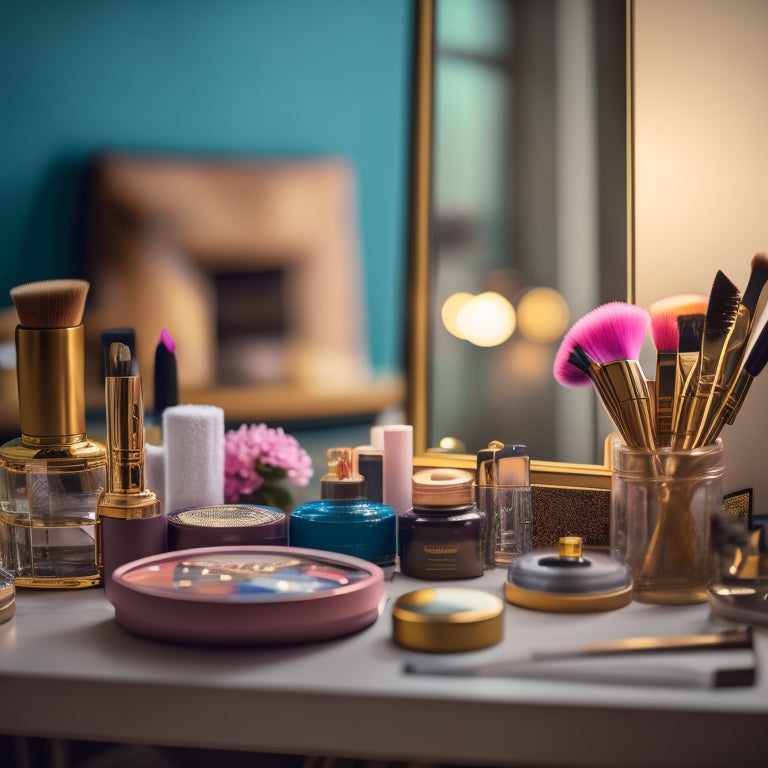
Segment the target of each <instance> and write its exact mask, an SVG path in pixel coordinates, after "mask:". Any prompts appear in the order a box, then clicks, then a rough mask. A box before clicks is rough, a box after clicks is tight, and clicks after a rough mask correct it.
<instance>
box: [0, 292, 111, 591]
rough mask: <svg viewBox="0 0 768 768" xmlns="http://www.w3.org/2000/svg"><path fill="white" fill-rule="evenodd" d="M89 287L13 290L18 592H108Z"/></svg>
mask: <svg viewBox="0 0 768 768" xmlns="http://www.w3.org/2000/svg"><path fill="white" fill-rule="evenodd" d="M88 288H89V285H88V283H87V282H86V281H84V280H45V281H40V282H36V283H27V284H25V285H21V286H17V287H16V288H13V289H12V290H11V297H12V299H13V302H14V304H15V306H16V311H17V314H18V316H19V325H18V326H17V328H16V358H17V362H16V370H17V380H18V388H19V422H20V426H21V436H20V437H18V438H15V439H14V440H11V441H10V442H8V443H6V444H5V445H4V446H2V447H1V448H0V561H2V565H3V567H4V568H5V569H6V570H7V571H8V572H9V573H10V574H11V575H12V576H13V577H14V579H15V582H16V586H18V587H44V588H77V587H91V586H96V585H98V584H100V583H101V575H100V568H99V543H98V541H99V536H98V518H97V515H96V506H97V503H98V500H99V495H100V494H101V491H102V490H103V488H104V485H105V474H106V451H105V448H104V446H103V445H100V444H99V443H96V442H93V441H91V440H88V437H87V435H86V429H85V398H84V390H85V388H84V332H83V325H82V315H83V309H84V307H85V298H86V295H87V293H88Z"/></svg>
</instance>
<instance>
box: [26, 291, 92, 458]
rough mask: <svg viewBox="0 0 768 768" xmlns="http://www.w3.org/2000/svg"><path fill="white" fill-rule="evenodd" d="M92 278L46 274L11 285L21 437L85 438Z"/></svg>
mask: <svg viewBox="0 0 768 768" xmlns="http://www.w3.org/2000/svg"><path fill="white" fill-rule="evenodd" d="M89 287H90V286H89V283H88V282H87V281H85V280H42V281H38V282H34V283H25V284H23V285H18V286H16V287H15V288H12V289H11V298H12V299H13V303H14V305H15V307H16V313H17V315H18V317H19V325H18V326H17V327H16V353H17V358H18V360H17V378H18V387H19V421H20V425H21V432H22V440H23V441H24V442H25V443H34V444H38V443H39V442H40V441H41V440H43V441H44V442H45V444H47V445H52V444H59V445H63V444H70V443H74V442H79V441H82V440H84V439H85V396H84V392H85V384H84V331H83V325H82V320H83V312H84V309H85V300H86V296H87V294H88V289H89Z"/></svg>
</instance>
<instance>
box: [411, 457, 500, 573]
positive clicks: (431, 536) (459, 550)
mask: <svg viewBox="0 0 768 768" xmlns="http://www.w3.org/2000/svg"><path fill="white" fill-rule="evenodd" d="M473 481H474V478H473V476H472V475H471V474H470V473H469V472H464V471H463V470H458V469H436V470H431V469H425V470H421V471H420V472H416V473H415V474H414V475H413V478H412V492H413V509H411V510H409V511H407V512H404V513H403V514H402V515H400V516H399V517H398V523H397V525H398V548H399V553H400V571H401V572H402V573H403V574H405V575H406V576H412V577H414V578H417V579H435V580H437V579H469V578H475V577H476V576H482V575H483V531H484V522H485V515H484V514H483V512H481V511H479V510H478V508H477V505H476V504H475V501H474V497H473V489H472V484H473Z"/></svg>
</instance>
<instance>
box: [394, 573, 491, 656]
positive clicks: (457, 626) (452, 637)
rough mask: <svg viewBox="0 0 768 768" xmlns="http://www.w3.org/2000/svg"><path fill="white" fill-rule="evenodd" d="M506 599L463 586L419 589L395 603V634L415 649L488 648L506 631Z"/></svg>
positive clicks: (405, 644) (435, 650)
mask: <svg viewBox="0 0 768 768" xmlns="http://www.w3.org/2000/svg"><path fill="white" fill-rule="evenodd" d="M503 613H504V601H503V600H501V599H499V598H498V597H496V595H492V594H490V593H489V592H483V591H482V590H478V589H465V588H462V587H435V588H427V589H418V590H416V591H415V592H408V593H406V594H404V595H401V596H400V597H398V598H397V600H396V601H395V603H394V605H393V606H392V637H393V640H394V641H395V642H396V643H397V644H398V645H401V646H403V647H404V648H410V649H412V650H415V651H431V652H437V653H452V652H456V651H473V650H477V649H478V648H487V647H488V646H490V645H495V644H496V643H498V642H499V641H500V640H501V639H502V637H503V634H504V615H503Z"/></svg>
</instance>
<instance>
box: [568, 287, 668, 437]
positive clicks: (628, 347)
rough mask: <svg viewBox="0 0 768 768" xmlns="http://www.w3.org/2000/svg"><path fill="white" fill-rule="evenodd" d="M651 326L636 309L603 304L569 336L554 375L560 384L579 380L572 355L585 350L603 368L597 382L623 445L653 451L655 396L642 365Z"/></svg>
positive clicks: (643, 312)
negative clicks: (652, 399) (571, 378)
mask: <svg viewBox="0 0 768 768" xmlns="http://www.w3.org/2000/svg"><path fill="white" fill-rule="evenodd" d="M649 322H650V315H649V314H648V312H647V311H646V310H645V309H643V308H642V307H638V306H637V305H635V304H629V303H627V302H622V301H613V302H608V303H607V304H601V305H600V306H598V307H596V308H595V309H593V310H592V311H590V312H588V313H587V314H586V315H584V316H583V317H582V318H580V319H579V320H577V321H576V322H575V323H574V325H573V326H572V327H571V329H570V331H568V333H567V334H566V335H565V338H564V339H563V341H562V343H561V346H560V349H559V350H558V354H557V355H556V357H555V371H554V372H555V377H556V378H557V379H558V381H560V382H561V383H566V381H567V379H568V377H569V375H571V376H575V375H576V374H570V369H568V368H567V365H570V366H572V367H574V368H577V365H574V362H575V360H574V359H573V358H574V356H573V354H572V353H573V352H574V351H576V352H577V355H579V354H580V353H579V352H578V350H577V347H578V349H580V350H583V353H584V354H586V355H587V356H588V358H591V359H592V360H594V361H595V362H596V363H598V364H599V367H597V369H596V370H595V371H594V372H593V374H594V378H593V379H592V380H593V383H594V384H595V387H596V389H597V391H598V394H599V395H600V396H601V399H602V400H603V403H604V404H605V405H606V408H607V410H608V413H609V415H610V416H611V418H612V420H613V422H614V424H615V425H616V427H617V429H618V430H619V432H621V435H622V437H623V438H624V442H625V443H626V444H627V445H628V446H630V447H633V448H646V449H653V448H655V438H654V430H653V417H652V414H651V407H650V393H649V390H648V382H647V380H646V378H645V376H644V374H643V371H642V369H641V368H640V364H639V362H638V361H637V358H638V356H639V353H640V348H641V347H642V345H643V341H644V339H645V336H646V334H647V333H648V325H649ZM576 362H578V361H577V360H576ZM566 363H567V365H566ZM577 370H578V368H577ZM582 372H583V373H584V371H582ZM585 375H588V374H586V373H585Z"/></svg>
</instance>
